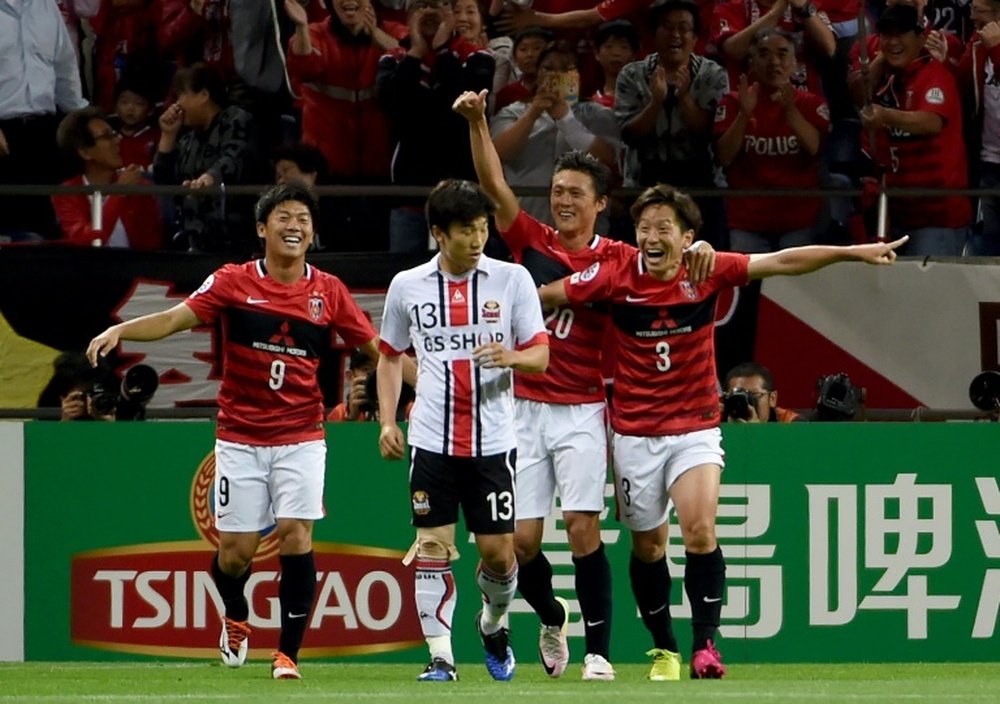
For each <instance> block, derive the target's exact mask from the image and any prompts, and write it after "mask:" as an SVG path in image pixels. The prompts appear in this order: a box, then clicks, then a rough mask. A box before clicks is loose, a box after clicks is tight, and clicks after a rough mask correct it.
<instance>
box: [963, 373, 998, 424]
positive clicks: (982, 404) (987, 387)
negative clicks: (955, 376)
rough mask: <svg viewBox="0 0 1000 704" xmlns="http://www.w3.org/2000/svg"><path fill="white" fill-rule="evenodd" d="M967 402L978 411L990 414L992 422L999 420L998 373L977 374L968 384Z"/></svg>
mask: <svg viewBox="0 0 1000 704" xmlns="http://www.w3.org/2000/svg"><path fill="white" fill-rule="evenodd" d="M969 400H970V401H972V405H973V406H975V407H976V408H978V409H979V410H981V411H988V412H989V413H992V414H993V416H994V420H996V419H997V418H1000V372H998V371H994V370H988V371H985V372H982V373H980V374H977V375H976V376H975V377H974V378H973V379H972V383H971V384H969Z"/></svg>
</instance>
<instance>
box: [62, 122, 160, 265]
mask: <svg viewBox="0 0 1000 704" xmlns="http://www.w3.org/2000/svg"><path fill="white" fill-rule="evenodd" d="M57 141H58V143H59V147H60V149H63V150H64V151H65V152H66V154H67V156H70V157H71V158H75V159H76V160H77V161H78V162H80V163H81V173H80V174H79V175H77V176H74V177H73V178H71V179H69V180H68V181H66V182H65V185H67V186H79V185H87V184H94V185H106V184H112V183H114V184H120V185H126V186H134V185H136V184H142V183H148V181H146V179H145V178H143V176H142V170H141V168H140V167H139V166H137V165H134V164H133V165H131V166H128V167H126V168H125V169H122V155H121V151H120V150H119V136H118V134H117V133H116V132H115V131H114V130H113V129H112V128H111V125H109V124H108V122H107V120H105V119H104V113H103V112H102V111H101V109H100V108H97V107H86V108H81V109H80V110H74V111H73V112H71V113H70V114H68V115H67V116H66V117H64V118H63V120H62V122H61V123H59V131H58V133H57ZM52 206H53V207H54V208H55V211H56V217H57V218H58V219H59V226H60V227H61V228H62V231H63V235H64V237H65V239H66V240H68V241H69V242H70V244H76V245H84V246H86V245H91V244H96V245H104V246H109V247H131V248H132V249H146V250H150V249H159V248H160V247H161V245H162V243H163V229H162V226H161V224H160V208H159V205H158V204H157V202H156V199H155V198H153V197H152V196H138V195H129V196H126V195H110V196H104V197H103V199H102V206H101V221H100V223H99V227H95V225H97V224H98V223H96V222H94V220H93V219H92V216H91V200H90V197H89V196H87V195H84V194H79V195H58V196H52Z"/></svg>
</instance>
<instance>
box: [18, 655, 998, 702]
mask: <svg viewBox="0 0 1000 704" xmlns="http://www.w3.org/2000/svg"><path fill="white" fill-rule="evenodd" d="M419 669H420V668H419V667H418V666H414V665H398V664H395V665H373V664H364V665H358V664H332V663H316V662H309V661H305V662H304V663H303V664H302V674H303V676H304V678H305V679H303V680H302V681H301V682H295V681H282V682H275V681H272V680H271V679H269V677H268V675H269V669H268V663H264V662H249V663H247V664H246V665H245V666H243V667H242V668H240V669H238V670H230V669H227V668H225V667H222V666H221V665H219V664H206V663H181V664H178V663H174V662H170V663H141V664H120V663H116V664H95V663H28V664H10V663H5V664H0V703H6V702H18V703H21V702H24V703H28V702H32V703H38V704H43V703H47V702H51V703H54V704H55V703H60V702H65V703H67V704H76V703H77V702H81V703H90V702H93V703H99V702H121V703H123V704H125V703H128V702H137V703H141V704H153V703H155V702H165V703H172V702H179V703H184V704H189V703H190V704H198V703H201V702H205V703H209V702H240V703H241V704H242V703H244V702H246V703H252V702H260V703H261V704H265V703H266V704H271V703H274V702H379V701H385V702H401V703H405V704H410V702H428V703H431V702H456V703H458V702H461V703H462V704H464V703H465V702H482V703H484V704H533V703H534V702H554V703H556V704H558V703H560V702H564V703H565V704H604V703H609V704H611V703H613V704H631V702H682V703H683V704H688V703H689V702H722V703H724V704H731V703H732V704H736V703H738V702H807V703H811V702H872V703H879V704H881V703H882V702H955V703H956V704H958V703H962V704H965V703H966V702H1000V665H998V664H997V663H982V664H970V663H960V664H877V665H876V664H865V665H862V664H849V665H844V664H835V665H825V664H824V665H733V666H730V668H729V673H728V675H727V677H726V679H724V680H721V681H702V682H697V681H691V680H686V679H684V680H681V681H680V682H655V683H654V682H648V681H646V679H645V677H646V671H647V667H645V666H642V665H620V666H618V668H617V669H618V679H617V680H616V681H615V682H582V681H580V680H579V672H580V671H579V665H571V666H570V669H569V670H567V672H566V675H565V676H563V677H562V678H561V679H558V680H551V679H549V678H548V677H546V676H545V674H544V673H543V672H542V670H541V668H540V667H539V666H538V665H537V663H525V664H522V665H520V666H519V667H518V672H517V675H516V676H515V678H514V680H513V681H512V682H493V681H492V680H491V679H490V677H489V675H488V674H487V673H486V670H485V668H484V667H483V665H482V663H460V664H459V675H460V677H461V679H460V681H459V682H454V683H436V682H416V681H415V679H414V678H415V677H416V674H417V672H418V671H419Z"/></svg>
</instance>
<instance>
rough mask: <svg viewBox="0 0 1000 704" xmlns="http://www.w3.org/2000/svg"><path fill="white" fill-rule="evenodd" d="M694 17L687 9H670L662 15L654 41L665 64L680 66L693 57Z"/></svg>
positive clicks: (661, 60)
mask: <svg viewBox="0 0 1000 704" xmlns="http://www.w3.org/2000/svg"><path fill="white" fill-rule="evenodd" d="M694 22H695V19H694V17H692V16H691V13H690V12H688V11H687V10H670V11H669V12H664V13H663V14H662V15H660V21H659V23H658V24H657V25H656V34H655V35H654V42H655V44H656V52H657V53H658V54H659V55H660V62H661V63H662V64H663V65H664V66H671V67H676V66H680V65H682V64H684V63H687V61H688V60H689V59H690V58H691V52H692V50H694V42H695V39H696V38H697V37H696V36H695V33H694Z"/></svg>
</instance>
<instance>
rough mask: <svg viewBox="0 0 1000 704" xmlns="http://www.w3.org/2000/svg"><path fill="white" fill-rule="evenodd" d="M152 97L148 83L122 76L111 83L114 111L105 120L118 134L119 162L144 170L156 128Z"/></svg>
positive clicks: (152, 150)
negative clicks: (120, 158) (113, 88)
mask: <svg viewBox="0 0 1000 704" xmlns="http://www.w3.org/2000/svg"><path fill="white" fill-rule="evenodd" d="M155 100H156V99H155V97H154V95H153V92H152V91H151V90H150V87H149V85H148V84H146V83H143V81H141V80H139V79H137V78H132V77H130V78H123V79H122V80H120V81H119V82H118V84H117V85H116V86H115V114H114V115H112V116H111V118H109V120H108V122H109V123H110V124H111V126H112V128H114V130H115V131H116V132H117V133H118V134H119V135H121V153H122V162H123V163H124V164H125V165H126V166H130V165H132V164H137V165H138V166H141V167H142V169H143V171H148V170H149V169H150V168H151V167H152V166H151V165H152V163H153V155H154V154H155V153H156V145H157V143H158V142H159V141H160V128H159V127H158V126H157V125H156V121H155V120H154V119H153V110H154V108H155Z"/></svg>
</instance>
